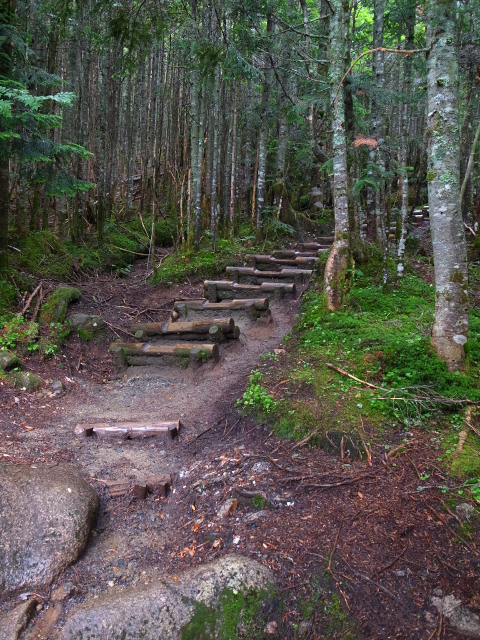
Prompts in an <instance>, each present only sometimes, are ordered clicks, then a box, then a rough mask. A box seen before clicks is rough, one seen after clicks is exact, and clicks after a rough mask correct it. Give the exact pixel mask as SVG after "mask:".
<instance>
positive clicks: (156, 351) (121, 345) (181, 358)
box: [110, 342, 220, 367]
mask: <svg viewBox="0 0 480 640" xmlns="http://www.w3.org/2000/svg"><path fill="white" fill-rule="evenodd" d="M110 352H111V353H113V354H114V355H115V357H116V360H117V364H118V365H125V364H130V365H143V364H155V365H170V364H173V365H175V364H176V365H179V366H181V367H183V366H188V365H189V364H190V365H191V366H192V367H197V366H199V365H201V364H202V363H203V362H204V361H206V360H209V359H212V360H214V361H215V362H216V361H217V360H218V358H219V355H220V352H219V349H218V344H205V343H202V344H199V343H195V342H193V343H192V342H191V343H186V344H175V345H169V344H168V345H166V344H161V345H152V344H149V343H147V342H112V344H111V345H110Z"/></svg>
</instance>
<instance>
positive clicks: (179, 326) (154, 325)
mask: <svg viewBox="0 0 480 640" xmlns="http://www.w3.org/2000/svg"><path fill="white" fill-rule="evenodd" d="M130 331H131V333H133V334H135V337H136V338H138V339H141V338H145V337H147V336H159V337H161V338H166V339H168V340H178V339H179V338H181V339H182V340H197V341H200V342H202V341H203V340H207V341H211V342H222V341H223V340H225V339H226V338H227V339H230V340H238V338H239V337H240V329H239V327H236V326H235V321H234V320H233V318H228V319H217V320H203V321H198V322H173V323H172V322H142V323H138V324H134V325H132V326H131V327H130Z"/></svg>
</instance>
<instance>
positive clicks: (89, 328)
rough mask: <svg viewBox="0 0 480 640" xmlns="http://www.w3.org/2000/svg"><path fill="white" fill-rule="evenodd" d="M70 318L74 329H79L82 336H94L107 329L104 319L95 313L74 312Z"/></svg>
mask: <svg viewBox="0 0 480 640" xmlns="http://www.w3.org/2000/svg"><path fill="white" fill-rule="evenodd" d="M68 320H69V322H70V324H71V325H72V327H74V329H77V330H79V332H80V333H81V337H94V336H95V335H98V334H99V333H103V332H104V331H105V321H104V319H103V318H101V317H100V316H97V315H94V314H89V313H74V314H73V315H71V316H70V317H69V318H68ZM82 332H83V333H82Z"/></svg>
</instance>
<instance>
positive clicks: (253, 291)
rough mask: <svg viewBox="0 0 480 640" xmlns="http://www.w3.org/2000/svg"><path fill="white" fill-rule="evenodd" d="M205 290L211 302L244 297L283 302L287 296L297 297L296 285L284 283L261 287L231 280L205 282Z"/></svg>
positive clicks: (266, 284) (261, 285)
mask: <svg viewBox="0 0 480 640" xmlns="http://www.w3.org/2000/svg"><path fill="white" fill-rule="evenodd" d="M203 288H204V291H205V297H206V298H207V299H208V301H209V302H218V301H221V300H232V299H235V298H236V297H237V296H238V297H241V296H242V295H243V296H245V295H248V296H250V297H252V298H256V297H258V298H270V299H272V298H274V299H275V300H281V299H282V298H283V297H284V296H285V295H290V296H295V295H296V287H295V283H293V284H284V283H283V282H262V284H260V285H254V284H238V283H237V282H230V281H229V280H205V282H204V283H203Z"/></svg>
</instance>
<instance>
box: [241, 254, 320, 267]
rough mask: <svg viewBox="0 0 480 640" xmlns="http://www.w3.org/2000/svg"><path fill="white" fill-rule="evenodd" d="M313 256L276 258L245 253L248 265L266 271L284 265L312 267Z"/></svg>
mask: <svg viewBox="0 0 480 640" xmlns="http://www.w3.org/2000/svg"><path fill="white" fill-rule="evenodd" d="M315 259H316V258H315V257H308V258H305V257H299V256H295V257H292V258H276V257H274V256H262V255H253V254H247V255H246V256H245V260H246V262H247V266H248V267H253V268H254V269H258V270H259V271H260V270H267V271H281V270H282V269H284V268H285V267H293V268H298V269H312V268H313V265H314V264H315Z"/></svg>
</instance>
